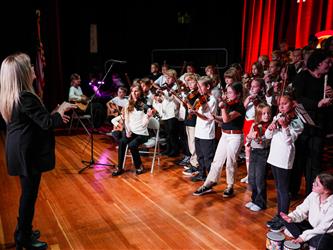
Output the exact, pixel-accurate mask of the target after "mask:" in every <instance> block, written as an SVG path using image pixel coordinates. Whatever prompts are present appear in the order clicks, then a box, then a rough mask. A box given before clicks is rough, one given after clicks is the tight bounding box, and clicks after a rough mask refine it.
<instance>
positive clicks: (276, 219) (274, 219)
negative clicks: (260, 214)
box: [266, 215, 280, 227]
mask: <svg viewBox="0 0 333 250" xmlns="http://www.w3.org/2000/svg"><path fill="white" fill-rule="evenodd" d="M279 220H280V216H278V215H275V216H274V217H273V218H272V219H271V220H269V221H267V222H266V226H267V227H271V226H272V225H273V224H275V223H276V222H277V221H279Z"/></svg>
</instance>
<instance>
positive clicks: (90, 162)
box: [79, 61, 115, 174]
mask: <svg viewBox="0 0 333 250" xmlns="http://www.w3.org/2000/svg"><path fill="white" fill-rule="evenodd" d="M107 62H108V61H107ZM107 62H106V63H107ZM114 63H115V62H112V63H111V65H110V67H109V69H108V71H107V72H106V74H105V76H104V77H103V79H102V83H103V82H104V80H105V78H106V76H107V75H108V74H109V72H110V70H111V68H112V67H113V65H114ZM101 86H102V84H100V85H99V86H98V88H97V90H96V91H95V93H94V94H93V95H92V96H91V97H90V99H89V103H90V116H91V129H92V131H91V132H90V133H89V135H90V160H89V161H84V160H82V161H81V162H82V163H83V164H85V165H86V166H84V167H83V168H81V169H80V170H79V174H81V173H82V172H83V171H84V170H86V169H87V168H92V167H93V166H94V165H102V166H115V164H107V163H100V162H95V160H94V122H93V113H92V101H93V100H94V98H95V96H96V94H97V93H98V91H99V89H100V87H101Z"/></svg>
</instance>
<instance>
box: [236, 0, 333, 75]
mask: <svg viewBox="0 0 333 250" xmlns="http://www.w3.org/2000/svg"><path fill="white" fill-rule="evenodd" d="M303 1H304V0H299V1H297V0H244V5H243V27H242V60H243V63H244V69H245V71H247V72H248V71H250V68H251V64H252V63H253V62H255V61H257V60H258V57H259V55H264V54H266V55H268V56H271V53H272V51H273V50H274V49H278V43H279V41H281V40H284V39H285V40H286V41H287V42H288V44H289V45H290V47H295V48H301V47H304V46H305V45H307V43H308V38H309V36H310V34H315V33H317V32H318V31H321V30H327V29H333V11H332V10H333V0H305V1H304V2H303Z"/></svg>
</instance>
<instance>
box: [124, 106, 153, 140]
mask: <svg viewBox="0 0 333 250" xmlns="http://www.w3.org/2000/svg"><path fill="white" fill-rule="evenodd" d="M127 108H128V106H126V111H125V129H126V131H127V132H132V133H134V134H137V135H147V136H148V135H149V133H148V129H147V127H148V116H147V114H145V113H144V112H143V111H141V110H140V111H138V110H136V109H135V108H134V110H133V111H132V112H128V111H127Z"/></svg>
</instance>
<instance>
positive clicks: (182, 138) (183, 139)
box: [178, 121, 191, 156]
mask: <svg viewBox="0 0 333 250" xmlns="http://www.w3.org/2000/svg"><path fill="white" fill-rule="evenodd" d="M178 124H179V127H178V129H179V132H178V134H179V141H180V145H181V147H182V150H183V154H184V155H186V156H191V153H190V149H189V148H188V141H187V134H186V126H185V124H184V122H183V121H178Z"/></svg>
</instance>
